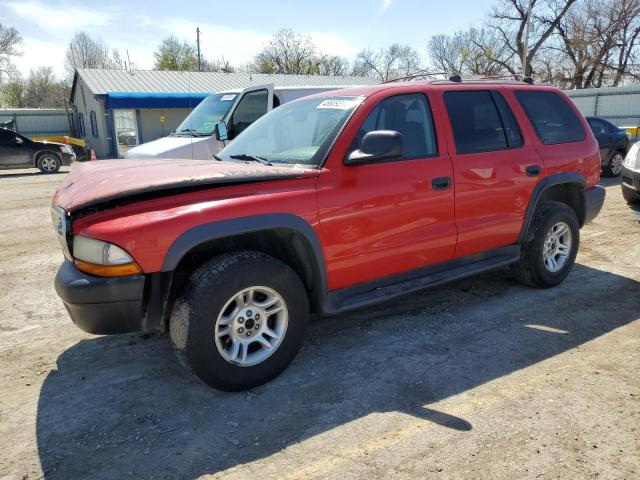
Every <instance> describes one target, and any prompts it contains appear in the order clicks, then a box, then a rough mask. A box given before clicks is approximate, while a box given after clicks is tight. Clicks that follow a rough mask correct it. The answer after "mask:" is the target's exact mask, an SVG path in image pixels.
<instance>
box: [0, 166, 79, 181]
mask: <svg viewBox="0 0 640 480" xmlns="http://www.w3.org/2000/svg"><path fill="white" fill-rule="evenodd" d="M67 173H69V170H59V171H57V172H55V173H42V172H41V171H40V170H38V169H37V168H34V169H33V171H29V172H25V171H24V169H21V171H20V172H15V173H0V179H1V178H22V177H34V176H42V177H46V176H52V175H66V174H67Z"/></svg>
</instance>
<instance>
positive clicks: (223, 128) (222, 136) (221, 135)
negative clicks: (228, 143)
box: [213, 122, 229, 142]
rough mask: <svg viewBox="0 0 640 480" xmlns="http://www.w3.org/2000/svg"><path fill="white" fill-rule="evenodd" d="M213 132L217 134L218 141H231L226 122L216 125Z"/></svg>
mask: <svg viewBox="0 0 640 480" xmlns="http://www.w3.org/2000/svg"><path fill="white" fill-rule="evenodd" d="M213 130H214V132H215V134H216V139H217V140H220V141H221V142H224V141H225V140H228V139H229V132H228V131H227V125H226V124H225V123H224V122H218V123H216V125H215V127H213Z"/></svg>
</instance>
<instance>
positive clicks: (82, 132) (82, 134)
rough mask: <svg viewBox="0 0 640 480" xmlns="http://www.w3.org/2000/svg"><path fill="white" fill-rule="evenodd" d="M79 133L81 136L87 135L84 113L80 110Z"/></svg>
mask: <svg viewBox="0 0 640 480" xmlns="http://www.w3.org/2000/svg"><path fill="white" fill-rule="evenodd" d="M78 133H79V134H80V136H81V137H84V136H85V129H84V115H83V114H82V112H78Z"/></svg>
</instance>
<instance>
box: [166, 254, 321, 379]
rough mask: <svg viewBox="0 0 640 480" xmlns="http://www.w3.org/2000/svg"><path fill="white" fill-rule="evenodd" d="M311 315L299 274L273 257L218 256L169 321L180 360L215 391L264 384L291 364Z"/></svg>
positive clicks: (197, 277) (190, 285) (197, 274)
mask: <svg viewBox="0 0 640 480" xmlns="http://www.w3.org/2000/svg"><path fill="white" fill-rule="evenodd" d="M308 318H309V305H308V301H307V294H306V291H305V289H304V286H303V285H302V282H301V281H300V279H299V277H298V276H297V275H296V273H295V272H294V271H293V270H291V268H289V267H288V266H287V265H285V264H284V263H282V262H281V261H279V260H277V259H275V258H273V257H270V256H268V255H265V254H262V253H258V252H251V251H242V252H235V253H229V254H225V255H222V256H220V257H216V258H214V259H212V260H210V261H209V262H207V263H206V264H204V265H203V266H202V267H200V268H199V269H198V270H196V272H194V274H193V275H192V276H191V278H190V280H189V283H188V285H187V287H186V288H185V291H184V292H183V294H182V295H181V297H180V298H179V299H178V300H177V301H176V304H175V306H174V309H173V313H172V316H171V319H170V332H171V340H172V342H173V345H174V348H175V350H176V353H177V355H178V358H179V359H180V361H181V363H182V364H183V365H184V366H185V367H186V368H187V369H188V370H190V371H191V372H192V373H193V374H194V375H195V376H196V377H198V378H199V379H200V380H202V381H203V382H205V383H207V384H209V385H211V386H212V387H215V388H218V389H221V390H228V391H236V390H244V389H248V388H252V387H255V386H257V385H260V384H263V383H265V382H267V381H269V380H271V379H272V378H274V377H275V376H277V375H278V374H279V373H280V372H282V371H283V370H284V369H285V368H286V367H287V366H288V365H289V363H291V361H292V360H293V358H294V357H295V355H296V353H297V352H298V350H299V348H300V346H301V345H302V341H303V338H304V333H305V330H306V327H307V323H308Z"/></svg>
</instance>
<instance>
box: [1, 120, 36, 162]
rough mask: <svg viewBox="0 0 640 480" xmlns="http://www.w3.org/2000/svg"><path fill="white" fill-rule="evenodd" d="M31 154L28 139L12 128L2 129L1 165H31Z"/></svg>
mask: <svg viewBox="0 0 640 480" xmlns="http://www.w3.org/2000/svg"><path fill="white" fill-rule="evenodd" d="M31 154H32V152H31V149H30V148H29V145H28V140H25V139H23V138H22V137H21V136H20V135H18V134H16V132H14V131H12V130H6V129H0V166H1V167H16V166H30V165H31V160H32V158H31Z"/></svg>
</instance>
